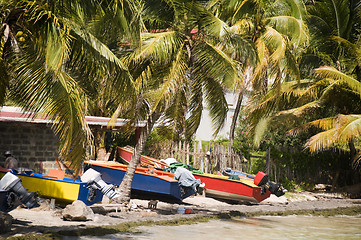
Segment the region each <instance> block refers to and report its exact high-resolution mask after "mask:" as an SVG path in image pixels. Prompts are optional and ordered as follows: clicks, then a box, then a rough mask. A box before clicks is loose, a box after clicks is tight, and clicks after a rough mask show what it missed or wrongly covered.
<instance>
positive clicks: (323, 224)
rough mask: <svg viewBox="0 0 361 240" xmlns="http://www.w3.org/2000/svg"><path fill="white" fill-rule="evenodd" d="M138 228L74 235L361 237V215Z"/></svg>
mask: <svg viewBox="0 0 361 240" xmlns="http://www.w3.org/2000/svg"><path fill="white" fill-rule="evenodd" d="M137 229H138V230H139V231H140V233H122V234H112V235H107V236H103V237H99V236H98V237H87V236H86V237H81V238H77V239H137V240H143V239H144V240H145V239H157V240H188V239H189V240H191V239H192V240H193V239H202V240H203V239H209V240H218V239H219V240H228V239H230V240H231V239H247V240H251V239H257V240H266V239H267V240H268V239H361V216H357V217H350V216H340V217H318V216H316V217H315V216H286V217H274V216H265V217H257V218H248V219H246V218H243V219H236V220H217V221H210V222H208V223H198V224H192V225H182V226H152V227H139V228H137ZM64 239H67V240H70V239H74V238H64Z"/></svg>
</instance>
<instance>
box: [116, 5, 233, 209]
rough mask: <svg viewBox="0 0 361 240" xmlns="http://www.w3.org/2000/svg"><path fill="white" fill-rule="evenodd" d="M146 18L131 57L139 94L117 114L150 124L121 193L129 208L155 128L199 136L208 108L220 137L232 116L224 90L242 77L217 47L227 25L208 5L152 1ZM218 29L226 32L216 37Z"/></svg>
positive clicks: (129, 167) (130, 61)
mask: <svg viewBox="0 0 361 240" xmlns="http://www.w3.org/2000/svg"><path fill="white" fill-rule="evenodd" d="M155 3H157V4H155ZM144 12H145V13H147V15H145V16H144V17H143V19H144V21H145V26H148V28H147V29H145V30H144V31H143V33H142V42H141V44H139V46H140V47H139V48H136V49H134V51H133V52H132V53H131V55H129V56H128V57H126V59H127V62H128V67H129V69H130V71H131V72H132V74H133V78H134V79H135V86H136V89H137V93H136V94H135V95H134V96H133V98H129V101H128V102H127V103H123V104H122V105H121V106H119V108H118V111H117V113H118V112H124V111H126V113H127V115H128V116H133V117H132V119H133V121H134V122H136V121H139V120H145V122H146V127H145V128H144V129H143V130H142V132H141V136H140V139H139V141H138V142H137V143H136V146H135V151H134V154H133V156H132V159H131V162H130V164H129V166H128V169H127V174H126V176H125V177H124V179H123V181H122V184H121V185H120V187H119V188H120V192H121V193H122V199H121V201H123V202H127V201H129V198H130V186H131V182H132V178H133V176H134V172H135V168H136V166H137V165H138V163H139V161H140V155H141V153H142V151H143V149H144V144H145V141H146V140H147V138H148V136H149V133H150V131H151V130H152V128H153V126H154V124H155V122H156V121H159V122H163V123H165V124H170V126H173V128H174V129H179V130H178V132H179V133H181V134H182V136H181V137H183V138H186V137H188V136H191V135H192V134H193V133H194V132H195V131H196V129H197V127H198V125H199V122H200V117H201V113H202V110H203V104H204V102H205V103H206V104H208V106H209V107H210V112H211V114H212V116H213V120H214V123H215V125H214V126H215V128H214V131H215V132H217V131H218V130H219V129H220V127H221V126H222V125H223V123H224V119H225V115H226V113H227V110H228V108H227V102H226V100H225V98H224V92H223V91H224V86H225V85H226V84H230V83H231V82H232V81H233V79H235V78H236V77H237V74H236V73H237V72H236V68H235V64H234V62H233V61H232V60H231V59H230V58H229V57H228V56H227V55H226V54H225V53H224V52H223V51H221V49H220V47H219V46H218V45H217V43H218V42H219V41H217V40H219V39H220V37H219V36H220V32H221V30H223V26H225V25H223V23H222V22H219V20H218V19H217V18H215V17H214V15H212V14H211V13H210V12H209V11H207V9H206V8H205V7H204V6H203V5H201V4H200V3H197V2H190V1H182V0H180V1H173V2H169V1H159V2H158V1H150V2H148V1H147V2H145V5H144ZM164 12H166V13H167V14H164ZM157 13H162V16H160V18H159V19H158V18H156V19H157V20H158V21H157V22H155V23H154V22H152V21H151V18H150V17H149V16H154V15H157ZM165 18H166V19H167V20H166V22H162V20H163V19H165ZM168 18H170V19H171V21H169V19H168ZM215 26H222V27H221V28H218V31H215V30H214V29H215ZM203 100H204V101H203ZM129 110H131V111H129ZM115 116H117V114H115Z"/></svg>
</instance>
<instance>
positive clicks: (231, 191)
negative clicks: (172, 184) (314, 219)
mask: <svg viewBox="0 0 361 240" xmlns="http://www.w3.org/2000/svg"><path fill="white" fill-rule="evenodd" d="M118 152H119V155H121V156H122V158H123V159H124V160H126V161H130V159H131V157H132V151H131V150H130V149H127V151H126V153H125V149H124V148H120V147H119V148H118ZM148 158H149V157H147V156H143V155H142V158H141V161H142V162H143V159H148ZM151 159H154V158H151ZM155 160H157V159H155ZM157 161H159V160H157ZM143 164H147V162H145V163H143ZM193 175H194V177H195V178H196V179H200V180H201V182H202V183H205V186H204V187H203V189H204V190H205V193H206V196H209V197H212V198H216V199H225V200H232V201H240V202H254V203H259V202H261V201H263V200H265V199H266V198H268V197H269V196H270V195H271V191H270V189H271V188H270V186H272V187H273V188H275V189H276V187H277V190H280V189H278V187H279V185H277V184H276V186H274V185H273V183H272V182H270V181H269V180H268V176H267V175H266V174H264V173H262V172H259V173H258V174H257V175H256V176H255V178H254V179H252V178H250V179H239V180H236V179H231V178H230V177H229V176H222V175H215V174H206V173H204V174H198V173H193ZM282 195H283V193H282Z"/></svg>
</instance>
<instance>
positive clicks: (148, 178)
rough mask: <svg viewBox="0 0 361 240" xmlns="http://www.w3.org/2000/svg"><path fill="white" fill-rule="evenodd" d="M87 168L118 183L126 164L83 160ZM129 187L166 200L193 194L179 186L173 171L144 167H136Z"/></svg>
mask: <svg viewBox="0 0 361 240" xmlns="http://www.w3.org/2000/svg"><path fill="white" fill-rule="evenodd" d="M89 168H92V169H94V170H96V171H97V172H99V173H101V175H102V179H103V180H104V181H105V182H107V183H111V184H114V185H120V184H121V182H122V180H123V178H124V176H125V173H126V171H127V168H128V165H125V164H121V163H118V162H114V161H93V160H90V161H85V169H89ZM131 189H132V193H133V194H138V195H140V196H148V197H157V198H164V199H168V200H182V199H185V198H187V197H189V196H191V195H193V194H195V192H194V191H193V190H192V189H190V188H186V187H182V186H180V185H179V182H178V181H177V180H175V179H174V174H173V173H168V172H164V171H161V170H157V169H155V168H144V167H137V168H136V171H135V174H134V177H133V181H132V186H131Z"/></svg>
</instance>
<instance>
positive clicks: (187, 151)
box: [187, 142, 189, 165]
mask: <svg viewBox="0 0 361 240" xmlns="http://www.w3.org/2000/svg"><path fill="white" fill-rule="evenodd" d="M187 165H189V142H187Z"/></svg>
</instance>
